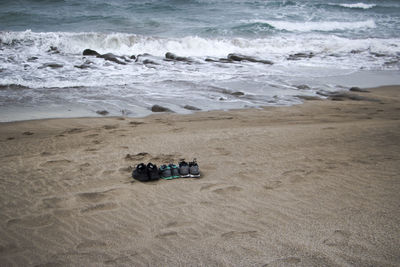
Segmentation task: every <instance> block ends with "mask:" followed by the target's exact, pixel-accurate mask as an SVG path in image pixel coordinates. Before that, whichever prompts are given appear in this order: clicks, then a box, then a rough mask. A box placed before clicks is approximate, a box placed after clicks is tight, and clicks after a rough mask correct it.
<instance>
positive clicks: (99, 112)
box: [96, 110, 109, 116]
mask: <svg viewBox="0 0 400 267" xmlns="http://www.w3.org/2000/svg"><path fill="white" fill-rule="evenodd" d="M96 113H97V114H99V115H103V116H105V115H107V114H108V113H109V112H108V111H107V110H98V111H96Z"/></svg>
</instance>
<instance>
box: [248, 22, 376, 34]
mask: <svg viewBox="0 0 400 267" xmlns="http://www.w3.org/2000/svg"><path fill="white" fill-rule="evenodd" d="M252 22H256V23H268V24H269V25H271V26H272V27H274V28H276V29H278V30H286V31H293V32H294V31H295V32H311V31H324V32H326V31H336V30H355V29H362V28H376V24H375V21H374V20H372V19H369V20H365V21H354V22H340V21H322V22H320V21H318V22H311V21H308V22H289V21H273V20H252Z"/></svg>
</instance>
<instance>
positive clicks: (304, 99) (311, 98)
mask: <svg viewBox="0 0 400 267" xmlns="http://www.w3.org/2000/svg"><path fill="white" fill-rule="evenodd" d="M399 86H400V85H396V84H393V85H383V86H375V87H361V90H367V91H368V90H372V91H374V90H379V88H394V87H399ZM356 88H358V87H356ZM349 89H350V87H349ZM349 89H347V90H339V91H333V92H332V96H333V95H334V94H335V93H339V94H340V93H350V94H354V93H360V92H350V91H349ZM361 93H362V92H361ZM364 96H365V94H364ZM297 97H298V99H299V100H300V101H302V102H301V103H295V104H292V105H276V106H258V107H246V108H233V109H212V110H191V113H185V114H182V113H177V112H152V113H150V114H147V115H143V116H137V117H130V116H113V115H111V116H108V115H104V116H101V115H99V114H98V115H95V116H75V117H50V118H37V119H24V120H11V121H0V125H2V124H8V123H16V122H29V121H41V120H68V119H102V118H104V119H145V118H147V117H151V116H157V115H164V114H170V115H178V116H180V115H182V116H191V115H193V114H197V113H205V112H230V111H236V110H253V109H254V110H258V109H265V108H287V107H292V106H298V105H303V104H306V103H307V102H310V101H312V102H315V101H325V100H329V99H324V98H322V97H324V96H322V95H319V96H318V95H317V96H307V95H299V96H297ZM318 98H319V99H318ZM69 111H71V110H69ZM78 112H79V111H78Z"/></svg>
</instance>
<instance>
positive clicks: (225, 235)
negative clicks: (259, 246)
mask: <svg viewBox="0 0 400 267" xmlns="http://www.w3.org/2000/svg"><path fill="white" fill-rule="evenodd" d="M257 236H258V235H257V231H245V232H238V231H230V232H226V233H223V234H222V235H221V237H222V238H225V239H230V238H242V237H257Z"/></svg>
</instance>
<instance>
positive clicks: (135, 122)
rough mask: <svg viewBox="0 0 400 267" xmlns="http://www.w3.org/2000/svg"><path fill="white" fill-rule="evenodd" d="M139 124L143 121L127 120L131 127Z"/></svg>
mask: <svg viewBox="0 0 400 267" xmlns="http://www.w3.org/2000/svg"><path fill="white" fill-rule="evenodd" d="M140 124H144V122H141V121H131V122H129V125H131V126H132V127H136V126H138V125H140Z"/></svg>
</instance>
